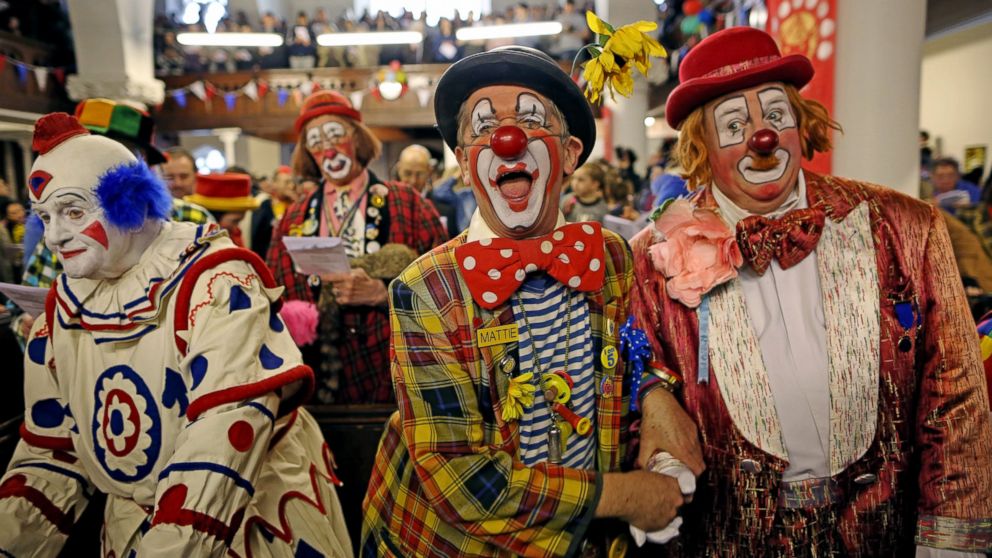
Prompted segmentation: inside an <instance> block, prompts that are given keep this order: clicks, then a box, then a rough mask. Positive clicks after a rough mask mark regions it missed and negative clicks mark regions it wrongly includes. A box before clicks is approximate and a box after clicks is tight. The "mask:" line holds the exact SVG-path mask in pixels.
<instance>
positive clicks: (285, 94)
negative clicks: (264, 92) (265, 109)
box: [276, 87, 289, 107]
mask: <svg viewBox="0 0 992 558" xmlns="http://www.w3.org/2000/svg"><path fill="white" fill-rule="evenodd" d="M277 95H278V98H277V99H276V101H277V102H278V103H279V106H280V107H282V106H283V105H285V104H286V101H287V100H289V90H288V89H285V88H282V87H280V88H279V93H278V94H277Z"/></svg>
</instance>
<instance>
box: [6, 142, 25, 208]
mask: <svg viewBox="0 0 992 558" xmlns="http://www.w3.org/2000/svg"><path fill="white" fill-rule="evenodd" d="M0 147H2V148H3V168H4V173H3V179H4V180H6V181H7V184H8V185H9V186H10V191H11V193H13V194H14V197H15V198H20V197H21V192H20V189H21V185H20V184H18V183H17V173H16V172H15V171H16V169H15V168H14V145H13V142H12V141H3V142H0ZM25 174H26V173H25Z"/></svg>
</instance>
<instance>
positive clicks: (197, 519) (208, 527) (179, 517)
mask: <svg viewBox="0 0 992 558" xmlns="http://www.w3.org/2000/svg"><path fill="white" fill-rule="evenodd" d="M187 491H188V489H187V488H186V485H185V484H177V485H175V486H172V487H170V488H168V489H167V490H166V491H165V493H164V494H162V497H161V498H159V501H158V506H157V509H156V511H155V516H154V517H153V518H152V523H151V526H152V527H154V526H156V525H161V524H165V523H168V524H171V525H180V526H189V527H192V528H193V529H194V530H196V531H200V532H201V533H206V534H208V535H210V536H212V537H214V538H216V539H218V540H222V541H224V542H226V543H227V544H230V543H231V539H232V538H234V533H235V532H237V525H235V524H233V523H232V526H231V527H228V526H227V524H226V523H224V522H223V521H221V520H219V519H217V518H215V517H211V516H209V515H207V514H205V513H202V512H198V511H195V510H188V509H185V508H183V504H184V503H185V502H186V493H187ZM242 513H243V512H242ZM237 516H238V514H237V513H236V514H235V517H234V518H232V519H238V521H239V522H240V518H238V517H237Z"/></svg>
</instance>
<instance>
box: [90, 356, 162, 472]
mask: <svg viewBox="0 0 992 558" xmlns="http://www.w3.org/2000/svg"><path fill="white" fill-rule="evenodd" d="M95 401H96V404H95V405H94V407H93V442H94V447H95V448H96V456H97V459H98V460H99V461H100V464H101V465H102V466H103V468H104V469H105V470H106V471H107V474H109V475H110V476H111V477H112V478H113V479H115V480H117V481H135V480H139V479H142V478H144V477H145V476H146V475H148V473H149V472H150V471H151V469H152V467H153V466H154V465H155V461H156V459H157V458H158V453H159V447H160V438H161V436H160V431H161V426H160V423H159V413H158V408H157V407H156V406H155V401H154V399H153V398H152V395H151V392H150V391H149V390H148V386H147V385H145V382H144V380H142V379H141V376H139V375H138V374H137V373H136V372H135V371H134V370H132V369H131V368H130V367H128V366H114V367H111V368H109V369H107V370H106V371H104V372H103V374H101V375H100V377H99V378H98V379H97V381H96V399H95Z"/></svg>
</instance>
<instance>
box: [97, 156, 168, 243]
mask: <svg viewBox="0 0 992 558" xmlns="http://www.w3.org/2000/svg"><path fill="white" fill-rule="evenodd" d="M96 196H97V198H99V200H100V206H101V207H103V212H104V214H105V215H106V217H107V222H108V223H110V224H111V225H113V226H115V227H117V228H118V229H121V230H125V231H131V230H135V229H138V228H140V227H141V226H142V225H143V224H145V220H146V219H163V220H167V219H169V216H170V214H171V212H172V196H171V195H170V194H169V191H168V189H166V187H165V184H163V183H162V181H161V180H160V179H159V177H157V176H155V173H153V172H152V171H151V169H149V168H148V165H146V164H145V163H144V162H141V161H138V162H137V163H131V164H129V165H118V166H116V167H114V168H112V169H110V170H109V171H107V172H106V174H104V175H103V176H101V177H100V183H99V184H97V187H96Z"/></svg>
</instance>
